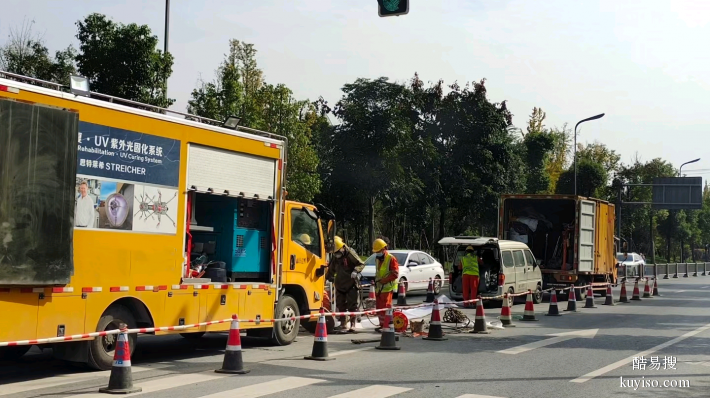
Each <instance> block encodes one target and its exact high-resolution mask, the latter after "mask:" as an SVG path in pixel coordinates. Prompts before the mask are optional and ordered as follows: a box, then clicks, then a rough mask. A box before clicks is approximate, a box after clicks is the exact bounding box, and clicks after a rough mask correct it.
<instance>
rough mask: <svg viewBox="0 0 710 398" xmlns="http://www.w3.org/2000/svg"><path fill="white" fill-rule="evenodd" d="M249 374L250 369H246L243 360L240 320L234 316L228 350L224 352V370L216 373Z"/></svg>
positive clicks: (230, 328)
mask: <svg viewBox="0 0 710 398" xmlns="http://www.w3.org/2000/svg"><path fill="white" fill-rule="evenodd" d="M249 372H250V370H249V369H244V360H243V359H242V337H241V335H240V334H239V318H237V316H236V315H232V324H231V325H230V327H229V337H228V338H227V348H225V350H224V360H223V361H222V368H221V369H217V370H215V373H227V374H237V375H244V374H247V373H249Z"/></svg>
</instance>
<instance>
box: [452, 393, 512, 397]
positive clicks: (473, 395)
mask: <svg viewBox="0 0 710 398" xmlns="http://www.w3.org/2000/svg"><path fill="white" fill-rule="evenodd" d="M456 398H505V397H494V396H492V395H478V394H464V395H459V396H458V397H456Z"/></svg>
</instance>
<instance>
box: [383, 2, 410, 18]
mask: <svg viewBox="0 0 710 398" xmlns="http://www.w3.org/2000/svg"><path fill="white" fill-rule="evenodd" d="M377 5H378V10H377V12H378V14H380V16H381V17H397V16H400V15H405V14H408V13H409V0H377Z"/></svg>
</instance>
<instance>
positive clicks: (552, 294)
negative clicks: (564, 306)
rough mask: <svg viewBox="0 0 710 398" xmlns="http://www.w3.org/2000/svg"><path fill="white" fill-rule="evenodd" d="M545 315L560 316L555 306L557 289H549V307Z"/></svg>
mask: <svg viewBox="0 0 710 398" xmlns="http://www.w3.org/2000/svg"><path fill="white" fill-rule="evenodd" d="M545 315H547V316H562V314H560V310H559V309H558V308H557V290H555V289H552V291H550V308H549V309H548V310H547V314H545Z"/></svg>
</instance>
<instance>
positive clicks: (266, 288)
mask: <svg viewBox="0 0 710 398" xmlns="http://www.w3.org/2000/svg"><path fill="white" fill-rule="evenodd" d="M251 288H252V289H264V290H268V289H269V285H251Z"/></svg>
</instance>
